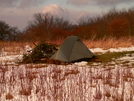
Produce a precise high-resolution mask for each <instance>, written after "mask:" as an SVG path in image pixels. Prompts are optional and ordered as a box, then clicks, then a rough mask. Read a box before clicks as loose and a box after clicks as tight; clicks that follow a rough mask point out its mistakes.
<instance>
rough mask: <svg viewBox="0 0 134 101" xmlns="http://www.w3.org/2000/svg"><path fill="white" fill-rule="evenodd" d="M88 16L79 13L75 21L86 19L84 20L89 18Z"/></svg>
mask: <svg viewBox="0 0 134 101" xmlns="http://www.w3.org/2000/svg"><path fill="white" fill-rule="evenodd" d="M88 15H89V14H88V13H87V12H81V13H80V14H79V15H78V17H77V20H79V19H81V18H84V19H86V18H88V17H89V16H88Z"/></svg>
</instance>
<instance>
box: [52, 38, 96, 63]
mask: <svg viewBox="0 0 134 101" xmlns="http://www.w3.org/2000/svg"><path fill="white" fill-rule="evenodd" d="M92 57H94V54H93V53H92V52H91V51H90V50H89V49H88V48H87V47H86V46H85V44H84V43H83V42H82V41H81V40H80V38H79V37H78V36H69V37H67V38H66V40H65V41H64V42H63V43H62V45H61V46H60V48H59V50H58V51H57V52H56V53H55V54H54V55H52V57H51V59H56V60H60V61H64V62H74V61H78V60H81V59H88V58H92Z"/></svg>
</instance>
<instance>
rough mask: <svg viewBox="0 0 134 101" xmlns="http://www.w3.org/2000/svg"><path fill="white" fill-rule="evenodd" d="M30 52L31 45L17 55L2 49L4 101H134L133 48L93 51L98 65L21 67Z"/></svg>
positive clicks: (0, 64)
mask: <svg viewBox="0 0 134 101" xmlns="http://www.w3.org/2000/svg"><path fill="white" fill-rule="evenodd" d="M16 48H18V47H16ZM30 49H31V47H30V46H28V45H27V46H25V48H24V50H23V51H22V50H20V52H17V53H16V52H7V51H6V50H7V49H6V47H5V48H3V49H1V54H0V60H1V62H0V77H1V80H0V82H1V83H0V100H1V101H5V100H11V101H18V100H19V101H133V100H134V97H133V95H134V89H133V88H134V85H133V84H134V46H131V47H127V48H123V47H119V48H109V49H107V50H103V49H101V48H92V49H90V50H91V52H93V53H94V54H95V55H96V56H97V58H98V59H99V60H101V61H96V62H94V61H91V62H85V61H82V62H77V63H72V64H68V65H55V64H45V63H44V64H18V61H20V60H21V59H22V56H23V53H25V52H27V51H28V50H30Z"/></svg>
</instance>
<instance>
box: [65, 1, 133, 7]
mask: <svg viewBox="0 0 134 101" xmlns="http://www.w3.org/2000/svg"><path fill="white" fill-rule="evenodd" d="M131 1H133V0H68V1H67V2H68V3H70V4H73V5H92V4H98V5H105V6H106V5H108V6H109V5H117V4H119V3H129V2H131Z"/></svg>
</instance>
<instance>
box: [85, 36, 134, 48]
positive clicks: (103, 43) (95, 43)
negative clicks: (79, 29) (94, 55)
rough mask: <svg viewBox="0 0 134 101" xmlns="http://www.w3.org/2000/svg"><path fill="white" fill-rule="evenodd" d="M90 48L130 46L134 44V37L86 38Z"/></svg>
mask: <svg viewBox="0 0 134 101" xmlns="http://www.w3.org/2000/svg"><path fill="white" fill-rule="evenodd" d="M84 43H85V44H86V46H87V47H88V48H103V49H109V48H118V47H130V46H133V45H134V37H122V38H119V39H116V38H108V39H106V38H103V39H101V40H86V41H84Z"/></svg>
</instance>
